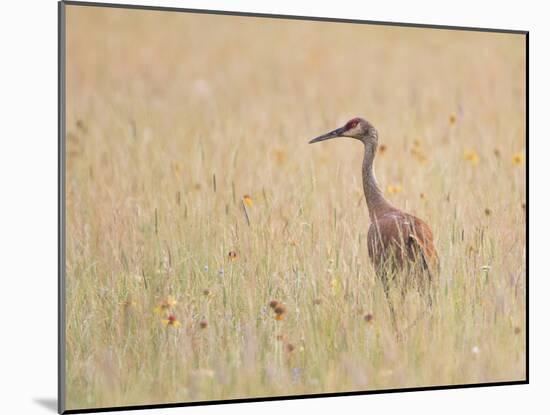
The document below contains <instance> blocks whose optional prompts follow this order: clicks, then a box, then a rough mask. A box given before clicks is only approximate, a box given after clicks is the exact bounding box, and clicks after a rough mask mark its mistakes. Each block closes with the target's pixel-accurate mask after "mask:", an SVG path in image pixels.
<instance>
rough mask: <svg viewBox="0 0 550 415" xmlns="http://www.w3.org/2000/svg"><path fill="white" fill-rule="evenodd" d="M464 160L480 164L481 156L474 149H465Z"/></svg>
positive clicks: (475, 164)
mask: <svg viewBox="0 0 550 415" xmlns="http://www.w3.org/2000/svg"><path fill="white" fill-rule="evenodd" d="M464 160H466V161H469V162H470V163H472V165H474V166H477V165H478V164H479V156H478V155H477V153H476V152H475V151H474V150H466V151H464Z"/></svg>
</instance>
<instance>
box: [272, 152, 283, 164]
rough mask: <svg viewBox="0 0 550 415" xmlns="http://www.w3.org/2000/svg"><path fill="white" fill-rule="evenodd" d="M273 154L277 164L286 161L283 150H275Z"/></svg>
mask: <svg viewBox="0 0 550 415" xmlns="http://www.w3.org/2000/svg"><path fill="white" fill-rule="evenodd" d="M273 155H274V156H275V161H276V162H277V164H279V165H281V164H284V162H285V161H286V153H285V152H284V151H283V150H275V151H274V152H273Z"/></svg>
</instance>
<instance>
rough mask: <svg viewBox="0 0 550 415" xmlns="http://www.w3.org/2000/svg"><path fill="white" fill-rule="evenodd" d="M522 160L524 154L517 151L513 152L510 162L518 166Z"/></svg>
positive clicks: (523, 159)
mask: <svg viewBox="0 0 550 415" xmlns="http://www.w3.org/2000/svg"><path fill="white" fill-rule="evenodd" d="M524 161H525V154H524V153H523V151H520V152H519V153H516V154H514V155H513V157H512V163H513V164H514V166H520V165H522V164H523V162H524Z"/></svg>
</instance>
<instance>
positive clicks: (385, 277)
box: [379, 273, 400, 339]
mask: <svg viewBox="0 0 550 415" xmlns="http://www.w3.org/2000/svg"><path fill="white" fill-rule="evenodd" d="M379 275H380V280H381V281H382V287H383V288H384V294H385V295H386V301H387V302H388V307H389V309H390V319H391V324H392V326H393V329H394V331H395V335H396V336H397V338H398V339H399V338H400V335H399V330H398V329H397V319H396V318H395V309H394V307H393V300H392V298H391V295H390V281H389V279H388V275H387V274H386V273H384V274H379Z"/></svg>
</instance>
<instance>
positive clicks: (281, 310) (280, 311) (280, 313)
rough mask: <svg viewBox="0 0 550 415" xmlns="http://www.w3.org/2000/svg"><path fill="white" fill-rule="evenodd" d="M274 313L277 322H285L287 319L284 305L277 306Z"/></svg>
mask: <svg viewBox="0 0 550 415" xmlns="http://www.w3.org/2000/svg"><path fill="white" fill-rule="evenodd" d="M273 311H275V320H283V319H284V318H285V314H286V307H285V306H284V304H281V303H279V304H277V306H276V307H275V308H274V310H273Z"/></svg>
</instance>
